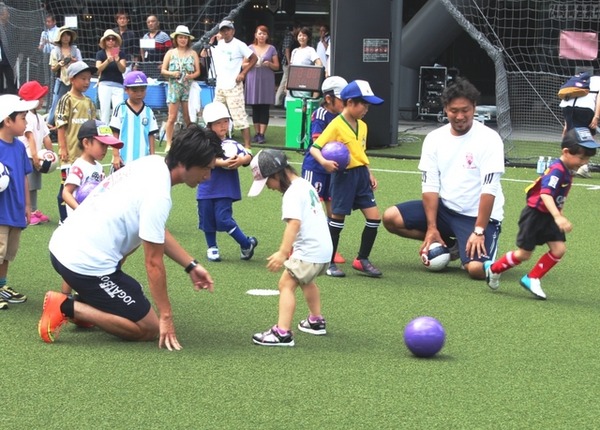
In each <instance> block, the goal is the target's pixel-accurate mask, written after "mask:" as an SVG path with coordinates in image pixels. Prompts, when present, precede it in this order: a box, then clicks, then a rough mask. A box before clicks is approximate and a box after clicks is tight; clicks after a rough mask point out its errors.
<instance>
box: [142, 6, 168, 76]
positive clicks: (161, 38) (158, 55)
mask: <svg viewBox="0 0 600 430" xmlns="http://www.w3.org/2000/svg"><path fill="white" fill-rule="evenodd" d="M146 26H147V27H148V32H147V33H146V34H144V37H143V39H153V40H154V49H140V57H141V60H142V61H152V62H157V63H161V64H162V60H163V57H164V56H165V54H166V52H167V51H168V50H169V49H171V48H172V47H173V43H172V42H171V38H170V37H169V35H168V34H167V33H165V32H164V31H162V30H161V29H160V21H159V20H158V17H157V16H156V15H149V16H148V18H146ZM158 68H159V69H160V64H159V65H158Z"/></svg>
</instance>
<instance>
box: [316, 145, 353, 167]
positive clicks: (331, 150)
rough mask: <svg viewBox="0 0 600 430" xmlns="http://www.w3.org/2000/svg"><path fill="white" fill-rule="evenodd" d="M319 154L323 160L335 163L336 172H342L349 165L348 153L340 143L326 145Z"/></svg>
mask: <svg viewBox="0 0 600 430" xmlns="http://www.w3.org/2000/svg"><path fill="white" fill-rule="evenodd" d="M321 154H322V155H323V157H325V159H327V160H330V161H335V162H336V163H337V164H338V170H344V169H345V168H346V167H348V163H350V151H348V148H347V147H346V145H344V144H343V143H341V142H329V143H326V144H325V146H323V148H322V149H321Z"/></svg>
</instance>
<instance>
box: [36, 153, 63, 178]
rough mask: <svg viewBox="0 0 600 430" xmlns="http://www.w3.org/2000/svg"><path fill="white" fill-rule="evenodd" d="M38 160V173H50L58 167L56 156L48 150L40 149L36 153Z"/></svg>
mask: <svg viewBox="0 0 600 430" xmlns="http://www.w3.org/2000/svg"><path fill="white" fill-rule="evenodd" d="M37 155H38V158H39V160H40V173H52V172H54V171H55V170H56V168H57V167H58V155H56V154H55V153H54V151H50V150H49V149H42V150H40V152H38V154H37Z"/></svg>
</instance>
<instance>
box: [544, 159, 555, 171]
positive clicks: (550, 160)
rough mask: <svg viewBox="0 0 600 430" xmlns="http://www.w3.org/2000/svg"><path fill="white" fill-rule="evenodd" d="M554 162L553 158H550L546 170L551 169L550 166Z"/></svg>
mask: <svg viewBox="0 0 600 430" xmlns="http://www.w3.org/2000/svg"><path fill="white" fill-rule="evenodd" d="M553 161H554V159H553V158H552V157H548V161H546V169H547V168H548V167H550V164H551V163H552V162H553Z"/></svg>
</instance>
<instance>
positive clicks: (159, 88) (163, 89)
mask: <svg viewBox="0 0 600 430" xmlns="http://www.w3.org/2000/svg"><path fill="white" fill-rule="evenodd" d="M144 102H145V103H146V104H147V105H148V106H150V107H151V108H152V109H155V110H166V109H167V83H166V82H158V83H156V84H154V85H148V88H147V89H146V98H144Z"/></svg>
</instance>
